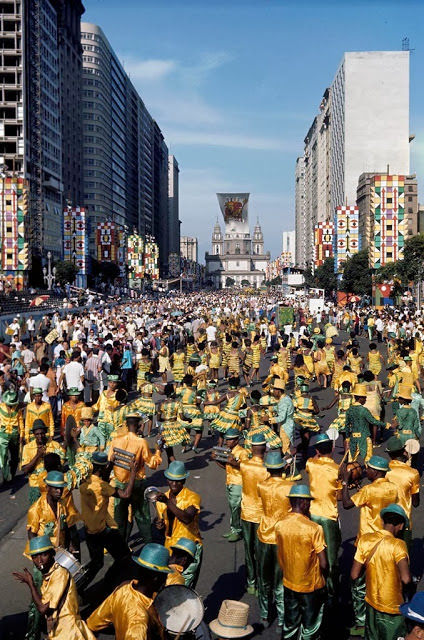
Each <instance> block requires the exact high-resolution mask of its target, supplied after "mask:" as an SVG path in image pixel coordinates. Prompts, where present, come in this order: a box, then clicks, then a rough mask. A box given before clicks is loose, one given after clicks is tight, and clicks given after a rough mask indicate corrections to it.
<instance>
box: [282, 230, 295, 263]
mask: <svg viewBox="0 0 424 640" xmlns="http://www.w3.org/2000/svg"><path fill="white" fill-rule="evenodd" d="M281 252H282V256H283V262H284V263H285V264H288V265H293V266H294V265H295V264H296V231H294V230H293V231H283V242H282V248H281Z"/></svg>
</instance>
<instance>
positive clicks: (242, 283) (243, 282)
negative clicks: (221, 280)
mask: <svg viewBox="0 0 424 640" xmlns="http://www.w3.org/2000/svg"><path fill="white" fill-rule="evenodd" d="M249 285H250V282H249V280H242V281H241V286H242V287H248V286H249Z"/></svg>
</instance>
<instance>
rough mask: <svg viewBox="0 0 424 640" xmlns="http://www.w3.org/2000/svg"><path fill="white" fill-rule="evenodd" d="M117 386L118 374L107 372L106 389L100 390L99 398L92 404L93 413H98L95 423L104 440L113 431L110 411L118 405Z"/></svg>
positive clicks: (107, 438)
mask: <svg viewBox="0 0 424 640" xmlns="http://www.w3.org/2000/svg"><path fill="white" fill-rule="evenodd" d="M118 386H119V375H117V374H115V373H112V374H109V375H108V377H107V389H105V390H104V391H102V393H101V394H100V396H99V399H98V400H97V402H96V403H95V404H93V406H92V409H93V411H94V413H98V414H99V416H98V423H97V425H98V427H99V429H100V431H101V432H102V434H103V436H104V438H105V440H106V442H107V441H108V440H109V435H110V434H111V433H112V431H113V417H112V412H113V411H114V410H115V409H116V408H117V407H119V400H118V399H117V397H116V392H117V390H118Z"/></svg>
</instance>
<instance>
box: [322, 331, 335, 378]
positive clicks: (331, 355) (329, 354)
mask: <svg viewBox="0 0 424 640" xmlns="http://www.w3.org/2000/svg"><path fill="white" fill-rule="evenodd" d="M330 327H331V328H333V327H332V325H330ZM326 333H327V331H326ZM324 354H325V359H326V360H327V365H328V368H329V370H330V376H332V375H333V373H334V368H335V363H336V348H335V346H334V345H333V339H332V338H329V337H327V338H326V339H325V347H324ZM331 381H332V379H331V377H329V378H328V379H327V386H329V385H330V383H331Z"/></svg>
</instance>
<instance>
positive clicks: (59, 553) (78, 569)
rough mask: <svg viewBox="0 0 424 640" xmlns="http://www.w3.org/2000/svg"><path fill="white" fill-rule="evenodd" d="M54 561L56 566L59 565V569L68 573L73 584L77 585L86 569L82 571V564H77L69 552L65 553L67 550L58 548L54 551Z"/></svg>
mask: <svg viewBox="0 0 424 640" xmlns="http://www.w3.org/2000/svg"><path fill="white" fill-rule="evenodd" d="M55 560H56V562H57V563H58V564H60V566H61V567H63V568H64V569H67V570H68V571H69V573H70V574H71V576H72V577H73V579H74V580H75V583H76V584H77V585H78V583H79V582H80V580H81V578H83V576H84V575H85V573H86V569H84V567H83V566H82V564H81V563H80V562H78V560H77V559H76V557H75V556H73V555H72V553H71V552H70V551H67V549H63V548H62V547H58V548H57V549H56V558H55Z"/></svg>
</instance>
